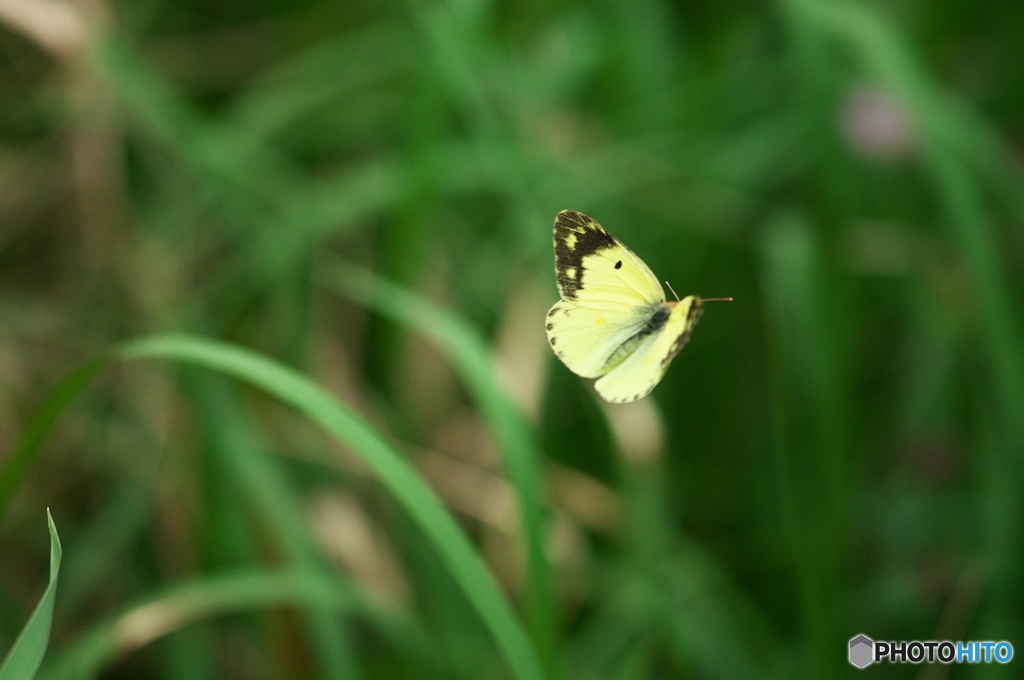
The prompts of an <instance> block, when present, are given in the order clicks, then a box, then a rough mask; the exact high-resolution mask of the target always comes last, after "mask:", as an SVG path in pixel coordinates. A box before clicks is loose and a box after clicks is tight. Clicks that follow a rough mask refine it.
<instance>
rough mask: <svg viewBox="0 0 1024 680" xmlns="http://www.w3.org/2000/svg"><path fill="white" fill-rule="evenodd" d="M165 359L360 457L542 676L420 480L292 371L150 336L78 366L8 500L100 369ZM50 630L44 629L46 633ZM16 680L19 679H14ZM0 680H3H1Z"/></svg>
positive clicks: (488, 620)
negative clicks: (263, 400) (237, 387)
mask: <svg viewBox="0 0 1024 680" xmlns="http://www.w3.org/2000/svg"><path fill="white" fill-rule="evenodd" d="M119 359H120V360H130V359H164V360H172V361H180V362H184V363H189V364H193V365H196V366H202V367H205V368H208V369H212V370H215V371H219V372H221V373H224V374H225V375H229V376H232V377H234V378H237V379H240V380H242V381H245V382H248V383H249V384H251V385H254V386H256V387H259V388H261V389H263V390H264V391H266V392H268V393H269V394H271V395H273V396H274V397H276V398H278V399H280V400H281V401H282V402H284V403H286V404H288V405H289V406H291V407H292V408H294V409H295V410H296V411H298V412H299V413H301V414H302V415H304V416H305V417H307V418H309V419H310V420H311V421H313V422H315V423H317V424H318V425H320V426H321V427H323V428H324V429H325V430H327V431H328V432H329V433H331V434H332V435H334V436H335V437H336V438H337V439H338V440H339V441H341V442H344V443H345V444H346V445H348V446H349V447H351V449H352V450H353V451H354V452H355V453H356V454H357V455H359V456H360V457H361V458H362V459H363V461H364V462H365V463H366V464H367V465H368V466H369V467H370V468H371V469H372V470H373V471H374V472H375V473H376V475H377V477H378V479H379V480H380V482H381V483H382V484H383V485H384V487H385V488H387V489H388V491H389V492H390V493H392V494H393V495H394V496H395V499H396V500H397V501H398V503H399V504H400V505H401V506H402V507H403V508H404V509H405V511H406V512H408V513H409V515H410V516H411V517H412V519H413V520H414V521H415V522H416V524H417V525H418V526H419V527H420V529H421V530H422V531H423V532H424V533H425V534H426V535H427V537H428V539H429V540H430V542H431V543H432V544H433V545H434V548H435V549H436V550H437V551H438V553H439V554H440V556H441V559H442V560H443V561H444V563H445V565H446V566H447V567H448V569H449V571H450V572H451V575H452V577H453V579H454V580H455V582H456V583H457V584H458V586H459V588H460V589H461V590H462V592H463V593H464V594H465V596H466V599H467V600H469V602H470V604H471V605H472V606H473V608H474V609H475V610H476V611H477V613H478V614H479V615H480V618H481V619H483V622H484V624H485V625H486V626H487V628H488V630H489V631H490V633H491V635H492V636H493V638H494V640H495V642H496V644H497V646H498V648H499V649H500V650H501V652H502V653H503V655H504V656H505V658H506V660H507V662H508V664H509V667H510V668H511V669H512V672H513V674H514V676H515V677H516V678H518V679H519V680H540V679H541V678H543V677H544V674H543V672H542V671H541V667H540V663H539V661H538V658H537V654H536V652H535V650H534V649H533V646H532V645H531V643H530V640H529V638H528V637H527V635H526V631H525V630H524V629H523V626H522V625H521V624H520V622H519V620H518V619H517V618H516V616H515V614H514V613H513V611H512V608H511V607H510V606H509V603H508V601H507V600H506V599H505V597H504V596H503V595H502V593H501V591H500V590H499V589H498V586H497V584H496V583H495V582H494V579H493V577H492V576H491V574H490V573H489V572H488V571H487V568H486V567H485V566H484V564H483V561H482V560H481V559H480V556H479V555H477V553H476V551H475V550H474V548H473V544H472V543H471V542H470V541H469V539H468V538H467V537H466V535H465V533H463V531H462V529H461V528H460V527H459V525H458V524H457V523H456V522H455V520H454V518H452V516H451V514H449V513H448V511H447V510H446V509H445V507H444V505H443V504H442V503H441V501H440V500H438V498H437V496H436V495H435V494H434V493H433V491H431V490H430V488H429V487H428V486H427V485H426V484H425V483H424V482H423V480H422V479H420V477H419V475H418V474H417V473H416V472H415V470H414V469H413V468H412V466H410V465H409V464H408V463H406V462H405V460H404V459H403V458H402V457H401V455H399V454H398V452H397V451H395V449H394V448H393V447H392V446H391V445H390V444H389V443H388V442H387V441H386V440H385V439H384V438H383V437H382V436H381V435H380V433H378V432H377V431H376V430H374V429H373V428H372V427H370V426H369V425H368V424H366V423H365V422H363V420H362V419H360V418H359V417H358V416H356V415H355V414H354V413H352V412H351V411H350V410H348V409H347V408H346V407H345V406H344V405H343V404H342V403H341V402H339V401H338V400H337V399H335V398H334V397H333V396H331V395H330V394H329V393H328V392H327V391H325V390H324V389H323V388H321V387H320V386H318V385H316V384H315V383H313V382H312V381H310V380H309V379H308V378H306V377H305V376H303V375H301V374H300V373H298V372H297V371H295V370H293V369H291V368H289V367H287V366H284V365H282V364H280V363H278V362H276V361H274V360H272V359H269V358H267V357H264V356H262V355H259V354H256V353H254V352H251V351H249V350H246V349H243V348H241V347H236V346H233V345H230V344H227V343H224V342H218V341H214V340H209V339H204V338H195V337H188V336H152V337H148V338H142V339H140V340H136V341H133V342H129V343H126V344H125V345H122V346H121V347H120V348H118V349H117V350H116V351H114V352H111V353H107V354H104V355H102V356H101V357H98V358H96V359H94V360H92V361H90V362H88V363H87V364H85V365H83V367H82V368H80V369H79V370H78V371H76V372H75V373H74V374H73V375H72V377H71V378H69V379H68V380H66V381H65V382H64V383H62V384H61V387H60V388H59V389H58V391H57V392H56V393H55V394H54V395H53V396H51V398H50V399H49V400H48V401H47V402H46V405H45V406H44V413H42V414H41V415H40V416H38V417H37V418H36V420H35V421H33V423H32V425H31V426H30V428H29V431H28V432H27V433H26V435H25V436H24V437H23V439H22V441H21V442H20V443H19V445H18V448H17V449H16V451H17V455H18V460H19V461H22V463H23V464H21V465H19V466H17V467H16V468H15V469H13V474H9V473H11V472H12V469H11V468H10V467H8V468H5V469H4V470H2V471H0V481H4V480H5V479H6V480H7V482H8V485H7V493H8V497H9V496H10V495H11V494H13V493H14V491H16V489H17V486H18V483H19V482H20V480H21V479H22V478H23V476H24V472H25V470H27V468H28V466H29V464H30V463H31V462H32V461H34V460H35V459H36V458H37V457H38V453H39V446H40V444H41V443H42V441H43V439H44V438H45V435H46V433H47V432H48V430H49V427H50V425H51V424H52V423H53V422H54V421H55V420H56V418H57V416H58V415H59V414H60V412H61V411H62V410H63V408H64V407H65V406H66V405H67V403H68V402H70V401H71V399H72V398H73V397H74V395H75V393H77V392H78V391H79V390H80V389H81V388H83V387H84V386H85V385H86V384H88V381H89V379H90V378H91V377H93V376H94V375H95V374H96V373H97V372H98V371H99V370H100V369H102V368H103V367H104V366H107V365H109V364H110V363H112V362H114V361H117V360H119ZM0 500H2V499H0ZM48 625H49V624H47V626H48ZM11 677H12V678H14V677H17V678H18V680H21V676H11ZM0 680H8V678H6V677H3V678H0Z"/></svg>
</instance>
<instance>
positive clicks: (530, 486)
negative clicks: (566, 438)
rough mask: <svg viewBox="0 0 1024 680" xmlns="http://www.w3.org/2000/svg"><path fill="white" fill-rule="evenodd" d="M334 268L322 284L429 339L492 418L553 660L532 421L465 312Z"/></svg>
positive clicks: (539, 632) (534, 624)
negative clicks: (507, 389)
mask: <svg viewBox="0 0 1024 680" xmlns="http://www.w3.org/2000/svg"><path fill="white" fill-rule="evenodd" d="M331 269H332V271H331V272H330V273H329V274H328V276H327V277H326V280H325V284H326V285H328V286H330V287H331V289H332V290H335V291H337V292H339V293H341V294H342V295H345V296H346V297H349V298H351V299H353V300H355V301H356V302H359V303H360V304H363V305H367V306H369V307H372V308H373V309H375V310H376V311H378V312H380V313H382V314H384V315H385V316H388V317H389V318H391V319H392V320H394V321H396V322H398V323H401V324H405V325H407V326H410V327H412V328H414V329H416V330H418V331H419V332H420V333H423V334H424V335H426V336H427V337H428V338H430V339H431V340H432V341H433V342H434V344H435V345H436V346H437V347H438V348H439V349H440V350H441V351H442V352H444V353H445V355H446V356H447V357H448V359H449V361H451V363H452V365H453V366H454V368H455V370H456V371H457V372H458V374H459V376H460V377H461V378H462V380H463V381H464V382H465V384H466V386H467V387H468V389H469V391H470V393H471V394H472V395H473V398H474V399H475V400H476V402H477V403H478V404H479V406H480V410H481V411H483V414H484V417H485V418H486V419H487V420H488V422H489V423H490V426H491V429H492V430H493V432H494V435H495V437H496V439H497V441H498V447H499V449H500V451H501V454H502V457H503V459H504V463H505V467H506V470H507V472H508V476H509V479H510V480H511V482H512V485H513V486H514V487H515V489H516V494H517V496H518V500H519V511H520V514H521V521H522V524H523V528H524V532H525V534H526V546H527V565H526V566H527V574H528V580H529V592H528V596H527V608H528V612H529V621H530V628H531V631H532V632H533V636H534V639H535V641H536V642H537V644H538V647H539V648H540V649H541V650H543V653H544V654H545V655H550V656H547V658H549V659H553V656H554V654H555V650H556V649H557V647H558V642H557V638H558V618H557V617H558V613H557V612H556V611H555V606H554V604H555V602H556V601H557V598H556V597H555V595H554V592H553V585H552V577H551V566H550V564H549V562H548V559H547V555H546V553H545V550H544V535H545V516H544V498H543V488H542V474H541V454H540V449H539V447H538V445H537V442H536V440H535V438H534V436H533V434H532V432H531V431H530V427H529V426H528V425H527V423H526V421H525V420H524V418H523V417H522V416H521V415H520V413H519V411H518V410H517V409H516V408H515V406H514V405H513V404H512V403H511V402H510V401H509V400H508V398H507V397H506V396H505V392H504V390H503V389H502V387H501V385H500V384H499V382H498V378H497V376H496V375H495V372H494V365H493V360H492V356H491V351H490V349H489V348H488V344H487V342H486V340H485V339H484V338H483V336H482V335H481V334H480V332H479V331H477V330H476V329H475V328H473V327H472V326H471V325H469V324H468V323H466V322H465V321H463V320H462V319H461V318H459V317H457V316H456V315H454V314H452V313H450V312H448V311H446V310H444V309H442V308H440V307H438V306H436V305H433V304H431V303H430V302H429V301H427V300H424V299H423V298H421V297H419V296H418V295H414V294H412V293H410V292H408V291H407V290H406V289H404V288H402V287H400V286H396V285H395V284H393V283H391V282H389V281H387V280H386V279H383V278H381V277H379V276H377V275H375V274H374V273H373V272H371V271H370V270H367V269H362V268H359V267H356V266H354V265H350V264H347V263H342V262H335V263H334V264H333V265H332V267H331ZM552 663H554V662H553V661H552Z"/></svg>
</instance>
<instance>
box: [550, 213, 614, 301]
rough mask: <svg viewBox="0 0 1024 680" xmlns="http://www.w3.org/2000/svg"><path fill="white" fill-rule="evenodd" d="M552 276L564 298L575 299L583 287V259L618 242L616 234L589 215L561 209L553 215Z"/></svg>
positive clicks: (612, 246)
mask: <svg viewBox="0 0 1024 680" xmlns="http://www.w3.org/2000/svg"><path fill="white" fill-rule="evenodd" d="M554 241H555V277H556V278H557V279H558V290H559V292H560V293H561V294H562V297H564V298H574V297H576V293H577V292H578V291H579V290H580V288H582V287H583V266H582V265H583V260H584V258H586V257H589V256H590V255H593V254H594V253H598V252H600V251H602V250H606V249H608V248H614V247H616V246H617V245H618V242H617V241H616V240H615V237H614V236H612V235H611V234H609V233H608V232H607V231H605V228H604V227H602V226H601V225H600V224H598V223H597V222H596V221H595V220H593V219H592V218H590V217H588V216H586V215H584V214H583V213H579V212H576V211H575V210H563V211H562V212H560V213H558V217H556V218H555V231H554Z"/></svg>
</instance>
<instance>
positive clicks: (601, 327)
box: [547, 210, 665, 378]
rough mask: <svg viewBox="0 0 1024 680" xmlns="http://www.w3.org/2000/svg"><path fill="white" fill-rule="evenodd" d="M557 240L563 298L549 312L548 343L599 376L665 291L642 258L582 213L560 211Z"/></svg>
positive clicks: (579, 370)
mask: <svg viewBox="0 0 1024 680" xmlns="http://www.w3.org/2000/svg"><path fill="white" fill-rule="evenodd" d="M554 241H555V275H556V277H557V279H558V289H559V292H560V293H561V295H562V300H561V301H560V302H558V303H557V304H555V306H554V307H552V308H551V311H550V312H548V318H547V332H548V342H549V343H550V344H551V348H552V349H553V350H554V352H555V354H556V355H557V356H558V358H559V359H561V360H562V362H563V363H565V365H566V366H568V367H569V369H570V370H571V371H573V372H574V373H576V374H577V375H580V376H583V377H585V378H596V377H598V376H601V375H604V374H605V373H607V372H608V371H609V370H611V369H612V368H613V367H614V366H615V364H616V363H617V362H618V361H621V360H622V359H623V358H624V356H623V353H622V348H623V347H628V346H629V345H630V344H631V339H633V338H635V337H636V336H637V334H639V333H641V332H642V331H643V330H644V328H645V327H647V326H648V324H649V323H650V320H651V317H652V316H653V315H654V314H655V312H656V310H657V309H658V308H660V307H661V306H663V305H664V302H665V294H664V292H663V291H662V288H661V284H660V283H658V280H657V279H656V278H655V276H654V274H653V273H652V272H651V270H650V269H649V268H648V267H647V265H646V264H644V262H643V261H642V260H641V259H640V258H639V257H637V256H636V255H634V254H633V252H632V251H631V250H629V248H627V247H626V246H624V245H623V244H622V243H621V242H620V241H619V240H618V239H616V238H615V237H614V236H612V235H611V234H609V233H608V232H607V231H606V230H605V229H604V228H603V227H602V226H601V225H600V224H598V223H597V222H596V221H595V220H593V219H591V218H590V217H587V216H586V215H584V214H582V213H578V212H574V211H571V210H563V211H562V212H561V213H559V215H558V218H557V219H556V220H555V230H554ZM632 344H634V345H635V344H637V343H635V342H633V343H632Z"/></svg>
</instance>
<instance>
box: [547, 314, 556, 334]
mask: <svg viewBox="0 0 1024 680" xmlns="http://www.w3.org/2000/svg"><path fill="white" fill-rule="evenodd" d="M548 316H551V315H550V314H548ZM554 327H555V324H553V323H551V322H550V321H549V322H548V325H547V329H548V330H551V329H552V328H554Z"/></svg>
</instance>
